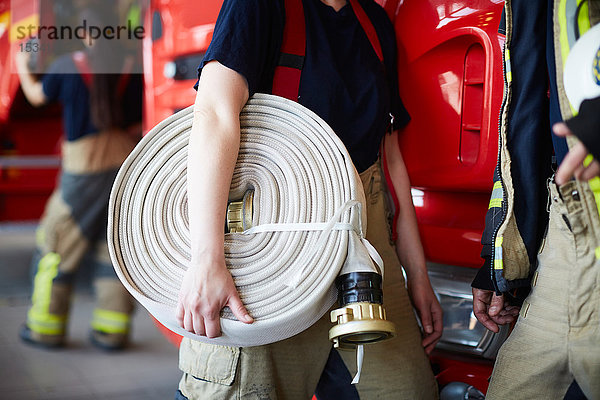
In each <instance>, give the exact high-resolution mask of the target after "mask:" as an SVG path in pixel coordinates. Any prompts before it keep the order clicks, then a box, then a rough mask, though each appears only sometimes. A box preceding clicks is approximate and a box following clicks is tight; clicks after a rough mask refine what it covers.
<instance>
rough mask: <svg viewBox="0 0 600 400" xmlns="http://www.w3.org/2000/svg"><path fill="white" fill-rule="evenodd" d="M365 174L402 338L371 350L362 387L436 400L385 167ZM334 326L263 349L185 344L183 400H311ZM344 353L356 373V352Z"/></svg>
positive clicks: (390, 306)
mask: <svg viewBox="0 0 600 400" xmlns="http://www.w3.org/2000/svg"><path fill="white" fill-rule="evenodd" d="M360 176H361V180H362V182H363V185H364V189H365V195H366V198H367V213H368V231H367V239H368V240H369V241H370V242H371V244H373V245H374V246H375V248H376V249H377V250H378V252H379V254H380V255H381V256H382V258H383V260H384V264H385V280H384V306H385V308H386V312H387V316H388V319H390V320H391V321H393V322H395V324H396V329H397V336H396V337H395V338H393V339H391V340H388V341H385V342H382V343H377V344H373V345H369V346H365V356H364V363H363V369H362V374H361V378H360V383H358V384H357V385H356V389H357V390H358V394H359V395H360V398H361V399H411V400H418V399H435V398H437V393H438V392H437V384H436V381H435V378H434V376H433V373H432V371H431V367H430V364H429V360H428V358H427V356H426V355H425V352H424V350H423V347H422V345H421V332H420V330H419V328H418V325H417V322H416V319H415V316H414V312H413V309H412V306H411V303H410V300H409V297H408V293H407V290H406V288H405V285H404V278H403V275H402V271H401V267H400V262H399V260H398V257H397V255H396V251H395V247H394V245H393V244H392V242H391V240H390V230H389V223H388V216H389V213H388V212H387V208H386V195H387V193H386V190H387V189H386V187H385V180H384V179H383V178H382V173H381V169H380V166H379V163H377V164H375V165H373V166H371V167H370V168H369V169H368V170H366V171H365V172H363V173H362V174H361V175H360ZM331 326H332V324H331V323H330V322H329V314H326V315H325V316H323V318H321V319H320V320H319V321H317V323H315V324H314V325H313V326H312V327H310V328H309V329H307V330H306V331H304V332H302V333H300V334H298V335H296V336H294V337H292V338H289V339H287V340H284V341H280V342H277V343H273V344H270V345H266V346H257V347H243V348H236V347H227V346H215V345H210V344H204V343H200V342H197V341H192V340H190V339H187V338H184V339H183V341H182V343H181V347H180V353H179V367H180V369H181V370H182V371H183V372H184V374H183V377H182V379H181V381H180V383H179V391H180V394H179V397H178V398H184V399H185V398H187V399H190V400H192V399H193V400H196V399H211V400H219V399H292V400H295V399H310V398H311V397H312V396H313V394H314V393H315V388H316V386H317V383H318V381H319V378H320V377H321V373H322V371H323V369H324V367H325V364H326V362H327V359H328V356H329V352H330V350H331V348H332V345H331V342H330V341H329V339H328V331H329V328H330V327H331ZM339 353H340V355H341V357H342V359H343V361H344V363H345V365H346V367H347V369H348V371H349V373H350V374H351V375H354V374H355V373H356V354H355V352H354V351H343V350H340V351H339ZM350 374H348V384H349V383H350V381H351V379H352V378H351V376H350ZM181 394H182V395H183V397H181Z"/></svg>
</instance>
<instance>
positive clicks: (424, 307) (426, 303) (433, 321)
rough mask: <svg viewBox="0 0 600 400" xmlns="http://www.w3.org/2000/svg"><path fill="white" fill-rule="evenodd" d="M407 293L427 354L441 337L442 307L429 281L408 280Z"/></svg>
mask: <svg viewBox="0 0 600 400" xmlns="http://www.w3.org/2000/svg"><path fill="white" fill-rule="evenodd" d="M407 286H408V293H409V295H410V299H411V302H412V304H413V306H414V308H415V310H416V311H417V314H418V316H419V319H420V321H421V326H422V327H423V340H422V342H421V343H422V345H423V348H425V352H426V353H427V354H431V352H432V351H433V348H434V347H435V345H436V344H437V342H438V341H439V340H440V338H441V337H442V331H443V320H442V307H441V306H440V303H439V301H438V299H437V297H436V296H435V293H434V292H433V289H432V288H431V283H430V282H429V280H428V279H427V280H425V279H423V280H410V279H409V280H408V285H407Z"/></svg>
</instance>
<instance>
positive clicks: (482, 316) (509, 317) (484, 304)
mask: <svg viewBox="0 0 600 400" xmlns="http://www.w3.org/2000/svg"><path fill="white" fill-rule="evenodd" d="M519 309H520V308H519V307H517V306H511V305H509V303H508V302H505V301H504V296H503V295H500V296H498V295H497V294H496V293H494V291H491V290H483V289H477V288H473V313H474V314H475V317H476V318H477V320H479V322H481V324H482V325H483V326H485V327H486V328H487V329H489V330H490V331H492V332H496V333H497V332H498V331H499V330H500V328H499V325H504V324H510V323H511V322H513V321H514V320H515V319H516V318H517V316H518V315H519Z"/></svg>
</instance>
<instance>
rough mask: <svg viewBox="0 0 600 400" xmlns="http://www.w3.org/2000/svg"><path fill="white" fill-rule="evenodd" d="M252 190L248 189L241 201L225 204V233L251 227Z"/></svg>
mask: <svg viewBox="0 0 600 400" xmlns="http://www.w3.org/2000/svg"><path fill="white" fill-rule="evenodd" d="M253 201H254V191H253V190H248V191H247V192H246V193H245V194H244V197H243V198H242V200H241V201H232V202H229V204H227V218H226V221H225V233H236V232H243V231H245V230H247V229H250V228H252V216H253V212H254V211H253Z"/></svg>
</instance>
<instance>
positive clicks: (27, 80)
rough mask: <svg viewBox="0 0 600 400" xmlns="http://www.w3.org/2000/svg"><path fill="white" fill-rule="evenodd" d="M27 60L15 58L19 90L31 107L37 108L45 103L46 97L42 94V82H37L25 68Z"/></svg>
mask: <svg viewBox="0 0 600 400" xmlns="http://www.w3.org/2000/svg"><path fill="white" fill-rule="evenodd" d="M27 62H28V60H27V58H25V57H24V56H22V55H21V56H18V58H17V62H16V64H17V72H18V74H19V82H20V83H21V89H22V90H23V94H25V97H26V98H27V101H29V103H31V105H32V106H35V107H39V106H41V105H44V104H45V103H46V95H45V94H44V88H43V86H42V82H40V81H37V80H36V79H35V78H34V76H33V74H32V73H31V72H30V71H29V68H28V67H27Z"/></svg>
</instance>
